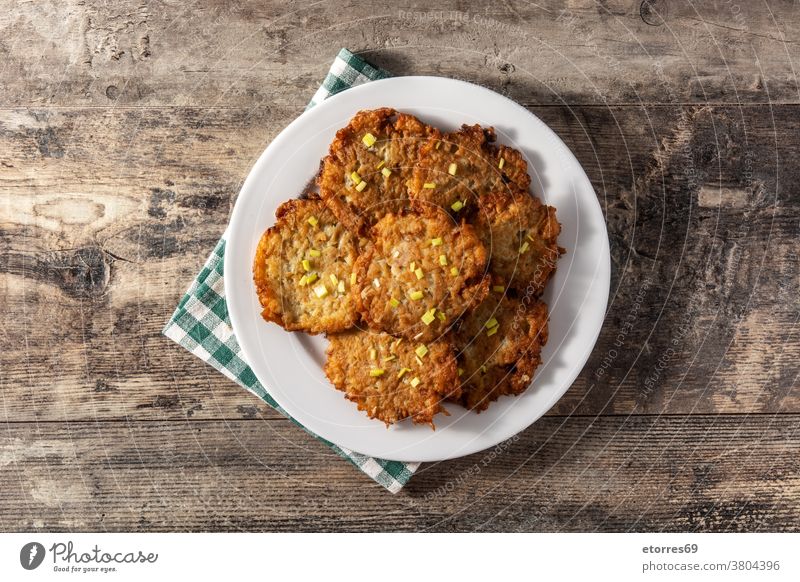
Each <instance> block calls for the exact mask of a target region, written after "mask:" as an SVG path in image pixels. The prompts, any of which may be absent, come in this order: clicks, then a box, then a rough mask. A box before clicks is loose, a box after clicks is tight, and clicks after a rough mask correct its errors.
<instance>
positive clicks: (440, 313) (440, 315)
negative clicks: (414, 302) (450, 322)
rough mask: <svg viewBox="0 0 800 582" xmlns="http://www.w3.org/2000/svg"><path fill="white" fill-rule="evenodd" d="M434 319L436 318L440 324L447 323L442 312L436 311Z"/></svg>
mask: <svg viewBox="0 0 800 582" xmlns="http://www.w3.org/2000/svg"><path fill="white" fill-rule="evenodd" d="M436 317H438V318H439V321H441V322H442V323H444V322H446V321H447V316H446V315H445V314H444V312H443V311H437V312H436Z"/></svg>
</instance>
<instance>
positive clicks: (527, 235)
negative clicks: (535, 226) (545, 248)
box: [525, 233, 536, 242]
mask: <svg viewBox="0 0 800 582" xmlns="http://www.w3.org/2000/svg"><path fill="white" fill-rule="evenodd" d="M525 236H526V237H527V238H528V240H529V241H531V242H533V241H535V240H536V239H534V238H533V237H532V236H531V233H528V234H526V235H525Z"/></svg>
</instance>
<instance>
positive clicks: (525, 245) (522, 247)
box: [519, 241, 530, 254]
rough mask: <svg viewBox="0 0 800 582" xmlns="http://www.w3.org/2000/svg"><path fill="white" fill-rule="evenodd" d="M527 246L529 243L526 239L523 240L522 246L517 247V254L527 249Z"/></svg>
mask: <svg viewBox="0 0 800 582" xmlns="http://www.w3.org/2000/svg"><path fill="white" fill-rule="evenodd" d="M529 246H530V245H529V244H528V241H525V242H524V243H522V246H521V247H519V254H522V253H524V252H525V251H527V250H528V247H529Z"/></svg>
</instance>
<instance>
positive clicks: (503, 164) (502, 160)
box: [497, 158, 506, 170]
mask: <svg viewBox="0 0 800 582" xmlns="http://www.w3.org/2000/svg"><path fill="white" fill-rule="evenodd" d="M505 165H506V159H505V158H500V163H499V164H497V167H498V168H500V169H501V170H502V169H503V166H505Z"/></svg>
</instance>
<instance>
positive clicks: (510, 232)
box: [475, 187, 562, 296]
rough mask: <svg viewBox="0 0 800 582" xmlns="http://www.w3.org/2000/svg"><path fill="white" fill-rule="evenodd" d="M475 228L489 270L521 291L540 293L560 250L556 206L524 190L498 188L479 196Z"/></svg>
mask: <svg viewBox="0 0 800 582" xmlns="http://www.w3.org/2000/svg"><path fill="white" fill-rule="evenodd" d="M475 229H476V231H477V232H478V236H480V238H481V240H482V241H483V244H484V246H485V247H486V250H487V252H488V253H489V259H490V264H491V267H490V268H491V271H492V274H494V275H496V276H498V277H499V278H501V279H502V280H503V283H504V284H505V285H506V286H508V287H510V288H512V289H516V290H519V291H520V292H521V293H532V294H533V295H535V296H539V295H541V294H542V292H543V291H544V287H545V284H546V283H547V281H548V280H549V279H550V277H551V276H552V274H553V273H554V272H555V270H556V263H557V261H558V257H559V255H560V254H561V252H562V251H561V250H560V249H559V247H558V235H559V233H560V232H561V225H560V224H559V223H558V220H556V209H555V208H553V207H552V206H545V205H544V204H542V203H541V202H540V201H539V199H538V198H535V197H534V196H531V195H530V194H529V193H528V192H527V191H524V190H518V189H510V188H505V187H504V188H500V189H499V190H496V191H494V192H492V193H490V194H487V195H486V196H483V197H482V198H481V200H480V212H479V214H478V216H477V217H476V220H475Z"/></svg>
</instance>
